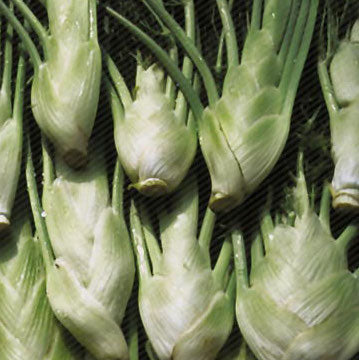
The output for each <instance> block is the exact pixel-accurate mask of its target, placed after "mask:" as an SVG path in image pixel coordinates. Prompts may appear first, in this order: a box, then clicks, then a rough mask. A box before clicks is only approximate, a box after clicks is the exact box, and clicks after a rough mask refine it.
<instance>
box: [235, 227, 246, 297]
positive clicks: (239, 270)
mask: <svg viewBox="0 0 359 360" xmlns="http://www.w3.org/2000/svg"><path fill="white" fill-rule="evenodd" d="M232 242H233V251H234V265H235V269H236V279H237V294H242V293H243V292H244V291H246V290H248V288H249V279H248V270H247V259H246V249H245V247H244V241H243V236H242V234H241V233H240V232H239V231H235V232H233V233H232Z"/></svg>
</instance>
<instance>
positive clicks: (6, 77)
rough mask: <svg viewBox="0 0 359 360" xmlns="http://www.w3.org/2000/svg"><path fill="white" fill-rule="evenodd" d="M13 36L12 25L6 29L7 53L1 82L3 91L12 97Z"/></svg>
mask: <svg viewBox="0 0 359 360" xmlns="http://www.w3.org/2000/svg"><path fill="white" fill-rule="evenodd" d="M12 38H13V30H12V27H11V26H10V25H8V26H7V29H6V40H5V54H4V65H3V76H2V84H1V92H2V93H5V94H6V96H7V97H9V98H11V73H12Z"/></svg>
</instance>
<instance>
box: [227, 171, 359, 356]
mask: <svg viewBox="0 0 359 360" xmlns="http://www.w3.org/2000/svg"><path fill="white" fill-rule="evenodd" d="M293 207H294V211H293V212H291V214H290V215H288V219H286V220H284V222H283V223H278V224H276V225H275V226H274V225H273V223H272V219H271V217H270V215H269V214H266V215H265V216H264V218H263V221H262V226H261V235H260V236H258V237H257V238H256V240H255V241H254V242H253V244H252V261H251V264H252V266H251V274H250V277H248V276H247V267H246V264H245V251H244V244H243V238H242V235H241V234H240V233H235V234H234V235H233V244H234V247H235V260H236V270H237V304H236V314H237V320H238V324H239V327H240V329H241V332H242V334H243V336H244V337H245V339H246V341H247V343H248V344H249V346H250V347H251V349H252V350H253V352H254V354H255V355H256V356H257V357H258V359H259V360H279V359H286V360H299V359H300V360H303V359H308V360H319V359H333V360H334V359H335V360H348V359H350V358H351V357H352V356H354V355H355V354H356V353H357V351H358V350H359V312H358V308H359V277H358V270H357V271H356V272H355V273H351V272H350V271H349V270H348V264H347V254H346V252H347V249H348V245H349V243H350V241H351V240H352V239H353V238H354V237H355V236H356V235H358V231H357V230H358V229H357V228H356V227H354V226H349V227H348V228H347V229H346V230H345V231H344V232H343V233H342V235H341V236H340V237H339V238H338V239H337V240H335V239H334V238H333V236H332V235H331V232H330V224H329V212H330V193H329V189H328V188H327V187H326V188H325V189H324V192H323V197H322V204H321V209H320V215H319V216H318V215H317V214H316V213H315V212H314V210H313V209H312V208H311V206H310V205H309V198H308V193H307V188H306V183H305V179H304V174H303V169H302V168H300V169H299V174H298V180H297V186H296V188H295V189H294V191H293ZM263 245H264V251H263Z"/></svg>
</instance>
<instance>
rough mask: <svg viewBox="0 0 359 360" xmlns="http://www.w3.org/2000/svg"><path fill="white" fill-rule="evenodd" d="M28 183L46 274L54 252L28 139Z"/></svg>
mask: <svg viewBox="0 0 359 360" xmlns="http://www.w3.org/2000/svg"><path fill="white" fill-rule="evenodd" d="M26 182H27V190H28V193H29V198H30V205H31V210H32V213H33V216H34V221H35V227H36V230H37V233H38V236H39V239H40V244H41V252H42V257H43V259H44V263H45V268H46V272H49V271H50V268H51V267H52V266H53V263H54V255H53V252H52V247H51V242H50V238H49V234H48V232H47V228H46V224H45V221H44V218H43V217H42V216H41V214H43V209H42V207H41V205H40V199H39V194H38V192H37V184H36V180H35V170H34V165H33V162H32V156H31V146H30V139H29V137H28V139H27V158H26Z"/></svg>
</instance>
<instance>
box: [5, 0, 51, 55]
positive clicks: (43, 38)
mask: <svg viewBox="0 0 359 360" xmlns="http://www.w3.org/2000/svg"><path fill="white" fill-rule="evenodd" d="M11 1H12V2H13V3H14V4H15V5H16V7H17V8H18V9H19V10H20V12H21V14H22V15H23V16H24V18H25V20H26V21H27V22H28V23H29V24H30V25H31V27H32V28H33V29H34V31H35V32H36V34H37V36H38V37H39V39H40V43H41V44H42V46H43V47H44V50H46V43H47V37H48V36H47V31H46V29H45V28H44V27H43V26H42V25H41V23H40V21H39V20H38V19H37V17H36V16H35V14H34V13H33V12H32V11H31V10H30V9H29V7H28V6H27V5H26V4H25V3H24V2H23V1H22V0H11Z"/></svg>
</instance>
